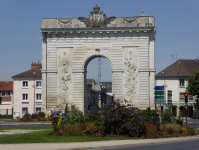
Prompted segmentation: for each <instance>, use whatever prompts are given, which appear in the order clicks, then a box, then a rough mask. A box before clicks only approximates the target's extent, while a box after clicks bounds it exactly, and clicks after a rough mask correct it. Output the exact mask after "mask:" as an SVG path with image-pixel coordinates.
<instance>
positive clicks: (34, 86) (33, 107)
mask: <svg viewBox="0 0 199 150" xmlns="http://www.w3.org/2000/svg"><path fill="white" fill-rule="evenodd" d="M35 74H36V72H35V71H34V72H33V75H34V102H33V105H34V106H33V113H35Z"/></svg>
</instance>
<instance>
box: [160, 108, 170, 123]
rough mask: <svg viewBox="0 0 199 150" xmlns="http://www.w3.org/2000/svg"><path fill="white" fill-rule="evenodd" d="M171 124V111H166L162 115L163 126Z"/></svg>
mask: <svg viewBox="0 0 199 150" xmlns="http://www.w3.org/2000/svg"><path fill="white" fill-rule="evenodd" d="M165 123H171V109H170V108H168V109H165V111H164V112H163V113H162V124H165Z"/></svg>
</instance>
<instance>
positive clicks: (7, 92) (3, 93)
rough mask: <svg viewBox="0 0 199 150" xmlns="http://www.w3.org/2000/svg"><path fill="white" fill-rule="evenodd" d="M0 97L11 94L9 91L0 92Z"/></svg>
mask: <svg viewBox="0 0 199 150" xmlns="http://www.w3.org/2000/svg"><path fill="white" fill-rule="evenodd" d="M1 96H11V92H10V91H2V92H1Z"/></svg>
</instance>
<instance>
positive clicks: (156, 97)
mask: <svg viewBox="0 0 199 150" xmlns="http://www.w3.org/2000/svg"><path fill="white" fill-rule="evenodd" d="M154 98H155V99H164V96H155V97H154Z"/></svg>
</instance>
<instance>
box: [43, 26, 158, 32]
mask: <svg viewBox="0 0 199 150" xmlns="http://www.w3.org/2000/svg"><path fill="white" fill-rule="evenodd" d="M154 29H155V28H154V27H131V28H128V27H117V28H41V29H40V32H56V33H58V32H60V33H61V32H77V33H80V32H102V31H106V32H116V31H117V32H126V31H128V32H137V31H143V32H146V31H153V30H154Z"/></svg>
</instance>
